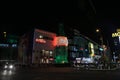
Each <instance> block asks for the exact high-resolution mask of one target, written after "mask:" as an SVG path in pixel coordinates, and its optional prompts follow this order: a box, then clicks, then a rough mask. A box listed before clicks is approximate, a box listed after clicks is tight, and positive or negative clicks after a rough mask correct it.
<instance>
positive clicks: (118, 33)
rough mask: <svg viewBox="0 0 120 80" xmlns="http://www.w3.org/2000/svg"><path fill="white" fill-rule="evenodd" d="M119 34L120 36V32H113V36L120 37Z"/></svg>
mask: <svg viewBox="0 0 120 80" xmlns="http://www.w3.org/2000/svg"><path fill="white" fill-rule="evenodd" d="M119 36H120V32H117V33H112V37H119Z"/></svg>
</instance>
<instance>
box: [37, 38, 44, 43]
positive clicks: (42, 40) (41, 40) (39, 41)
mask: <svg viewBox="0 0 120 80" xmlns="http://www.w3.org/2000/svg"><path fill="white" fill-rule="evenodd" d="M35 41H36V42H38V43H46V41H45V40H44V39H35Z"/></svg>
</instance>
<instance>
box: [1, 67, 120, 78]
mask: <svg viewBox="0 0 120 80" xmlns="http://www.w3.org/2000/svg"><path fill="white" fill-rule="evenodd" d="M0 80H120V70H115V71H114V70H103V71H102V70H77V69H73V68H66V67H63V68H55V67H49V68H47V67H45V68H18V69H16V70H15V71H12V72H11V71H3V70H1V71H0Z"/></svg>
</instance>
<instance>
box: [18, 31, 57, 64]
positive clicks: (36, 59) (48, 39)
mask: <svg viewBox="0 0 120 80" xmlns="http://www.w3.org/2000/svg"><path fill="white" fill-rule="evenodd" d="M54 37H56V34H55V33H51V32H47V31H44V30H40V29H34V31H31V32H29V33H27V34H25V35H23V36H22V37H21V40H20V44H19V61H20V62H21V63H30V64H31V63H32V64H42V63H53V60H54V57H53V56H54V48H55V47H54V42H53V41H54Z"/></svg>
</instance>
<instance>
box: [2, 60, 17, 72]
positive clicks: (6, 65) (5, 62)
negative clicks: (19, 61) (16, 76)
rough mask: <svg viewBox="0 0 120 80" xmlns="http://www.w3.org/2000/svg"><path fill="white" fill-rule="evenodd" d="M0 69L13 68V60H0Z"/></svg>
mask: <svg viewBox="0 0 120 80" xmlns="http://www.w3.org/2000/svg"><path fill="white" fill-rule="evenodd" d="M0 69H2V70H15V61H14V60H0Z"/></svg>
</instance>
